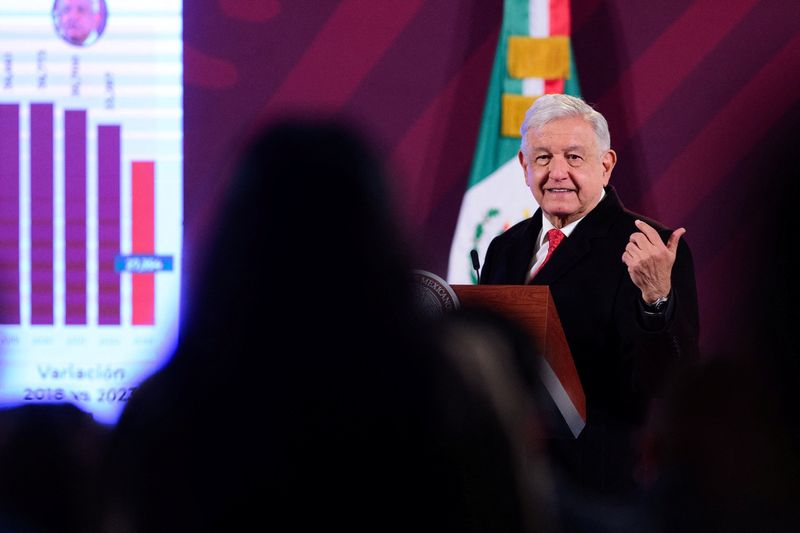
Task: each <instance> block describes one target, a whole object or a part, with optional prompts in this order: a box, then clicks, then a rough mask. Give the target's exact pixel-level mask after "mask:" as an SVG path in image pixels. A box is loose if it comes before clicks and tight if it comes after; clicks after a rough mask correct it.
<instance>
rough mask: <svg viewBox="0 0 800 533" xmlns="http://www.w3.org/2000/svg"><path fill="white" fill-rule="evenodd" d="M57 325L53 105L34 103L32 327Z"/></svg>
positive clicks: (32, 137) (32, 142) (32, 118)
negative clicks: (54, 305)
mask: <svg viewBox="0 0 800 533" xmlns="http://www.w3.org/2000/svg"><path fill="white" fill-rule="evenodd" d="M52 323H53V104H31V324H33V325H37V324H52Z"/></svg>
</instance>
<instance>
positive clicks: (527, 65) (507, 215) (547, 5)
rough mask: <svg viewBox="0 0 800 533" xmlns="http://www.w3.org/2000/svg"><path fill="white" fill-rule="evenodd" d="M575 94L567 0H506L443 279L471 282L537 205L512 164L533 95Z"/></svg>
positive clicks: (576, 77) (462, 282) (516, 168)
mask: <svg viewBox="0 0 800 533" xmlns="http://www.w3.org/2000/svg"><path fill="white" fill-rule="evenodd" d="M547 93H566V94H570V95H574V96H580V89H579V87H578V76H577V73H576V71H575V63H574V61H573V60H572V50H571V45H570V11H569V0H505V4H504V7H503V25H502V27H501V29H500V38H499V40H498V44H497V52H496V53H495V58H494V66H493V67H492V78H491V80H490V82H489V90H488V94H487V96H486V104H485V105H484V108H483V119H482V122H481V128H480V133H479V136H478V145H477V147H476V149H475V156H474V159H473V161H472V170H471V172H470V177H469V184H468V187H467V192H466V194H465V195H464V200H463V201H462V203H461V211H460V213H459V216H458V224H457V225H456V232H455V235H454V237H453V243H452V247H451V249H450V262H449V266H448V273H447V281H448V282H449V283H451V284H466V283H476V282H477V278H476V276H475V271H474V270H473V268H472V261H471V259H470V252H471V251H472V250H473V249H474V250H477V251H478V256H479V257H480V260H481V264H483V258H484V257H485V255H486V249H487V248H488V247H489V242H490V241H491V240H492V239H493V238H494V237H495V236H496V235H499V234H500V233H502V232H503V231H505V230H506V229H507V228H509V227H510V226H512V225H514V224H515V223H517V222H519V221H520V220H523V219H525V218H527V217H529V216H531V215H532V214H533V212H534V211H535V210H536V208H537V207H538V206H537V205H536V201H535V200H534V199H533V196H532V195H531V192H530V190H529V189H528V188H527V186H526V185H525V180H524V175H523V173H522V168H521V167H520V165H519V162H518V160H517V152H518V151H519V143H520V134H519V128H520V126H521V124H522V120H523V118H524V117H525V111H527V109H528V107H530V105H531V104H532V103H533V101H534V100H535V99H536V97H537V96H540V95H542V94H547Z"/></svg>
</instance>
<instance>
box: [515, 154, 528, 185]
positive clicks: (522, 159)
mask: <svg viewBox="0 0 800 533" xmlns="http://www.w3.org/2000/svg"><path fill="white" fill-rule="evenodd" d="M517 159H519V164H520V166H521V167H522V174H523V176H525V185H528V186H530V183H528V169H527V168H525V154H523V153H522V150H520V151H519V152H517Z"/></svg>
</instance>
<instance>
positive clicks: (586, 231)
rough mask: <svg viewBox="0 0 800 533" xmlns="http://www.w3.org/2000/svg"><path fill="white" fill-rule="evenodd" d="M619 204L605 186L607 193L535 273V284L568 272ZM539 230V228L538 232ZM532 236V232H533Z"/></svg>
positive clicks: (604, 232)
mask: <svg viewBox="0 0 800 533" xmlns="http://www.w3.org/2000/svg"><path fill="white" fill-rule="evenodd" d="M621 210H622V204H621V203H620V201H619V197H618V196H617V194H616V191H615V190H614V188H613V187H611V186H609V187H606V196H605V198H603V200H602V201H601V202H600V203H599V204H597V206H596V207H595V208H594V209H592V210H591V211H590V212H589V214H588V215H586V218H584V219H583V220H582V221H581V223H580V224H578V227H577V228H575V231H573V232H572V234H571V235H570V236H569V237H568V238H566V239H564V241H563V242H562V243H561V245H559V247H558V248H556V251H555V252H553V256H552V257H551V258H550V260H549V261H548V262H547V264H546V265H545V266H544V267H543V268H542V270H541V271H540V272H539V274H538V275H537V276H536V280H535V283H536V284H537V285H550V284H551V283H553V282H555V281H557V280H558V279H559V278H561V277H562V276H564V275H565V274H567V273H568V272H569V271H570V270H571V269H572V268H573V267H574V266H575V265H576V264H578V263H579V262H580V260H581V259H582V258H583V257H584V256H585V255H586V254H588V253H589V252H590V251H591V249H592V246H593V242H592V241H594V240H595V239H598V238H603V237H604V236H605V235H607V234H608V231H609V230H610V228H611V226H612V225H613V223H614V219H615V217H616V215H617V214H618V213H619V212H620V211H621ZM537 233H538V232H537ZM534 238H535V236H534ZM619 253H620V256H622V250H620V252H619Z"/></svg>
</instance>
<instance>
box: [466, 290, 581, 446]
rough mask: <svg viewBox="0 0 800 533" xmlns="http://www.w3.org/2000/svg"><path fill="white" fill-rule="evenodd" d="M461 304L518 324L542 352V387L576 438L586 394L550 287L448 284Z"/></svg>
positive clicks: (578, 432)
mask: <svg viewBox="0 0 800 533" xmlns="http://www.w3.org/2000/svg"><path fill="white" fill-rule="evenodd" d="M450 287H451V288H452V289H453V291H454V292H455V293H456V296H458V300H459V302H460V304H461V306H462V307H464V308H470V307H482V308H485V309H489V310H491V311H494V312H496V313H499V314H501V315H503V316H505V317H507V318H509V319H511V320H513V321H515V322H516V323H517V324H519V325H520V326H521V327H522V328H523V329H524V330H525V331H527V332H528V333H529V335H530V336H531V338H532V340H533V342H534V344H535V347H536V349H537V350H538V352H539V353H540V354H541V355H542V364H541V366H540V372H541V377H542V381H543V383H544V385H545V388H546V389H547V391H548V392H549V394H550V396H551V397H552V398H553V401H554V402H555V404H556V407H557V408H558V410H559V411H560V412H561V415H562V416H563V417H564V420H565V421H566V423H567V426H569V428H570V431H571V432H572V434H573V436H574V437H575V438H577V437H578V435H579V434H580V432H581V431H582V430H583V428H584V426H585V425H586V396H585V394H584V392H583V386H582V385H581V380H580V377H579V376H578V371H577V369H576V368H575V362H574V361H573V359H572V353H571V352H570V349H569V345H568V344H567V339H566V337H565V336H564V330H563V328H562V327H561V320H560V319H559V317H558V311H557V310H556V306H555V303H554V302H553V298H552V296H551V294H550V288H549V287H546V286H542V285H451V286H450Z"/></svg>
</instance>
